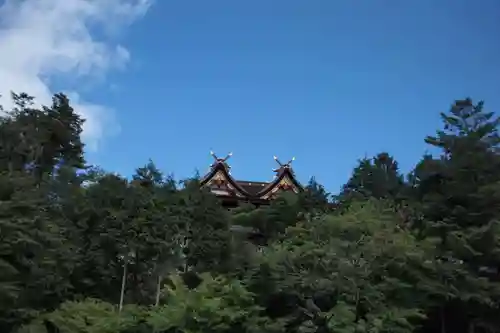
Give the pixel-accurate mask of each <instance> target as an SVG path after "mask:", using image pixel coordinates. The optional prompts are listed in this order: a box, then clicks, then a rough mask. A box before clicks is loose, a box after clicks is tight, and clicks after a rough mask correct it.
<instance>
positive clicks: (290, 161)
mask: <svg viewBox="0 0 500 333" xmlns="http://www.w3.org/2000/svg"><path fill="white" fill-rule="evenodd" d="M273 158H274V160H275V161H276V163H278V164H279V166H280V167H279V168H278V169H274V170H273V171H274V172H277V171H279V170H280V169H283V168H291V166H292V162H293V161H295V157H292V159H291V160H289V161H288V162H286V163H284V164H283V163H281V162H280V160H279V159H278V158H277V157H276V156H273Z"/></svg>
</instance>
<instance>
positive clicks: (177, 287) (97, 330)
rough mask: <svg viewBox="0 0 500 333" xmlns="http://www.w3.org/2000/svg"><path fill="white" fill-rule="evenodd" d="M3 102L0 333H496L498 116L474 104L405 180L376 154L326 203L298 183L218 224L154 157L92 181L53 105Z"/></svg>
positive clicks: (23, 99) (216, 208) (458, 111)
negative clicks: (298, 189)
mask: <svg viewBox="0 0 500 333" xmlns="http://www.w3.org/2000/svg"><path fill="white" fill-rule="evenodd" d="M12 98H13V100H14V102H15V107H14V108H13V109H12V110H4V111H3V113H2V115H1V119H0V332H2V333H4V332H5V333H8V332H18V333H55V332H60V333H153V332H157V333H285V332H286V333H313V332H317V333H329V332H332V333H333V332H338V333H361V332H366V333H382V332H388V333H389V332H391V333H403V332H405V333H406V332H429V333H434V332H436V333H438V332H439V333H461V332H464V333H465V332H466V333H491V332H500V308H499V300H500V284H499V283H500V282H499V281H500V275H499V274H500V229H499V223H500V222H499V219H500V151H499V143H500V137H499V135H498V131H497V127H498V125H499V119H498V118H497V117H496V116H495V115H494V114H493V113H489V112H487V111H486V109H483V103H482V102H479V103H475V102H473V101H472V100H470V99H465V100H458V101H455V102H454V103H453V105H452V107H451V108H450V110H449V111H446V112H444V113H442V114H441V117H442V127H441V128H440V129H437V132H436V133H434V134H433V133H429V134H431V136H428V137H426V138H422V140H425V141H426V142H427V143H428V144H429V145H430V146H433V147H435V148H438V149H439V150H440V154H439V155H436V156H423V157H422V159H421V160H420V161H415V165H416V166H415V168H414V170H412V171H411V172H410V173H409V174H407V175H406V174H403V173H402V172H401V171H400V170H399V169H398V163H397V161H396V160H395V159H394V158H393V157H391V155H390V153H386V152H381V153H380V154H378V155H377V156H375V157H373V158H369V159H363V160H360V161H359V164H358V166H357V167H356V168H355V169H354V170H353V172H352V176H351V177H350V179H348V180H346V181H347V182H346V184H345V185H344V186H343V188H342V189H341V191H340V193H338V194H335V195H331V194H329V193H327V191H326V190H325V189H324V187H323V186H321V185H320V184H318V183H316V182H315V181H314V179H312V180H311V181H310V182H309V184H308V185H307V187H306V191H304V192H303V193H301V194H299V195H291V194H284V195H282V196H281V197H279V198H278V199H276V200H275V201H273V202H272V204H271V205H270V206H267V207H261V208H256V207H252V206H241V207H238V208H237V209H234V210H231V211H228V210H227V209H224V208H223V207H221V205H220V203H219V202H218V199H217V198H216V197H214V196H213V195H212V194H211V193H209V192H208V191H207V190H204V189H200V187H199V184H198V179H196V177H193V178H192V179H186V180H182V181H181V180H176V179H173V178H172V177H169V176H168V174H164V173H162V172H161V171H160V170H158V169H157V168H156V167H155V165H154V163H153V162H151V161H150V162H147V161H143V162H142V163H144V162H147V163H146V164H145V165H144V166H142V167H138V168H137V170H136V172H135V174H134V175H133V177H131V178H129V179H127V178H125V177H121V176H119V175H117V174H115V173H113V172H108V171H105V170H101V169H99V168H97V167H89V166H88V165H87V163H86V161H85V156H84V153H83V148H84V144H83V143H82V140H81V133H82V124H83V120H82V119H81V118H80V117H79V116H78V115H77V114H76V113H75V111H74V110H73V109H72V107H71V106H70V101H69V100H68V99H67V98H66V96H64V95H62V94H57V95H55V96H54V98H53V103H52V105H50V106H46V107H43V108H35V107H34V104H33V98H31V97H30V96H28V95H26V94H19V95H16V94H13V96H12ZM443 108H444V109H446V105H444V106H443ZM436 112H439V110H436ZM140 165H141V162H139V163H138V166H140ZM249 229H254V230H257V231H258V234H259V237H253V236H252V235H254V234H256V233H248V232H247V231H246V230H249Z"/></svg>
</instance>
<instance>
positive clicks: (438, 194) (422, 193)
mask: <svg viewBox="0 0 500 333" xmlns="http://www.w3.org/2000/svg"><path fill="white" fill-rule="evenodd" d="M483 106H484V104H483V103H482V102H479V103H477V104H474V103H473V102H472V100H470V99H465V100H458V101H456V102H455V103H454V104H453V105H452V107H451V109H450V111H449V112H448V113H446V114H445V113H442V114H441V118H442V120H443V124H444V126H443V130H440V131H438V132H437V134H436V135H435V136H429V137H427V138H426V142H427V143H429V144H430V145H432V146H434V147H437V148H440V149H441V155H440V156H439V158H432V157H431V156H426V157H425V158H424V159H423V160H422V161H421V163H420V164H419V165H418V166H417V168H416V170H415V172H414V175H413V179H414V186H413V189H414V194H415V197H416V198H417V199H418V200H421V202H422V204H421V212H420V214H421V215H422V216H423V219H424V223H421V224H420V226H419V227H420V229H423V234H425V235H428V236H438V237H439V238H440V239H441V243H440V247H439V248H440V256H441V257H442V258H443V259H444V260H447V261H456V262H463V263H464V266H465V267H466V269H467V271H468V272H469V279H480V277H481V276H485V275H491V273H493V275H496V274H498V267H500V257H499V255H500V251H499V249H500V247H499V245H500V237H499V236H500V233H499V230H500V229H499V222H498V221H499V217H500V204H499V202H500V200H499V199H500V192H499V189H500V187H499V184H500V156H499V154H498V144H499V142H500V139H499V136H498V124H499V119H498V118H496V117H494V114H493V113H491V112H485V111H484V110H483ZM491 281H492V283H493V280H491ZM490 288H492V289H491V290H492V293H497V292H498V291H496V292H494V290H495V289H497V288H498V286H496V282H495V283H494V284H493V285H491V286H490ZM455 296H456V299H458V300H460V306H459V308H460V309H461V310H460V311H463V312H464V316H465V318H467V322H466V323H465V326H469V329H470V330H474V329H475V328H476V327H480V326H491V320H490V319H487V318H486V314H487V313H488V312H489V311H494V310H493V308H491V306H492V304H491V302H490V298H483V299H481V298H476V299H474V300H471V298H470V297H464V295H463V294H458V295H455ZM492 297H497V296H493V295H492ZM456 299H454V300H456ZM450 302H451V300H450ZM450 302H448V303H450ZM494 308H496V306H495V307H494ZM450 316H452V315H450ZM453 316H454V315H453ZM443 320H445V321H449V322H451V321H454V320H455V319H452V318H449V319H446V318H444V319H443Z"/></svg>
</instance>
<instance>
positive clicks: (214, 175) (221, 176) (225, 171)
mask: <svg viewBox="0 0 500 333" xmlns="http://www.w3.org/2000/svg"><path fill="white" fill-rule="evenodd" d="M217 180H222V181H226V182H227V183H228V184H229V185H230V187H232V189H234V190H235V191H236V192H237V194H239V195H238V196H241V197H249V196H251V195H250V194H249V193H248V192H247V191H246V190H245V189H244V188H243V187H242V186H240V185H239V184H238V182H237V181H236V180H234V178H233V177H232V176H231V175H230V173H229V168H228V166H227V164H226V163H225V161H217V162H216V163H214V164H212V166H211V168H210V171H209V172H208V173H207V174H206V175H205V176H204V177H203V178H202V179H201V181H200V185H201V186H206V185H208V184H210V183H211V182H213V181H217Z"/></svg>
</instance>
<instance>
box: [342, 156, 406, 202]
mask: <svg viewBox="0 0 500 333" xmlns="http://www.w3.org/2000/svg"><path fill="white" fill-rule="evenodd" d="M404 188H405V183H404V179H403V176H402V175H401V174H400V172H399V168H398V163H397V162H396V161H395V160H394V159H393V158H392V157H391V156H390V155H389V154H388V153H380V154H378V155H377V156H375V157H373V158H372V159H367V158H365V159H362V160H360V161H359V163H358V166H356V167H355V168H354V170H353V173H352V176H351V178H350V179H349V180H348V181H347V183H346V184H345V185H344V186H343V188H342V191H341V193H340V194H339V195H338V197H337V201H338V203H339V204H340V206H341V207H343V206H345V207H348V205H349V204H350V203H351V202H353V201H359V200H365V199H367V198H376V199H392V200H398V199H400V196H401V194H402V193H403V191H404Z"/></svg>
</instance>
